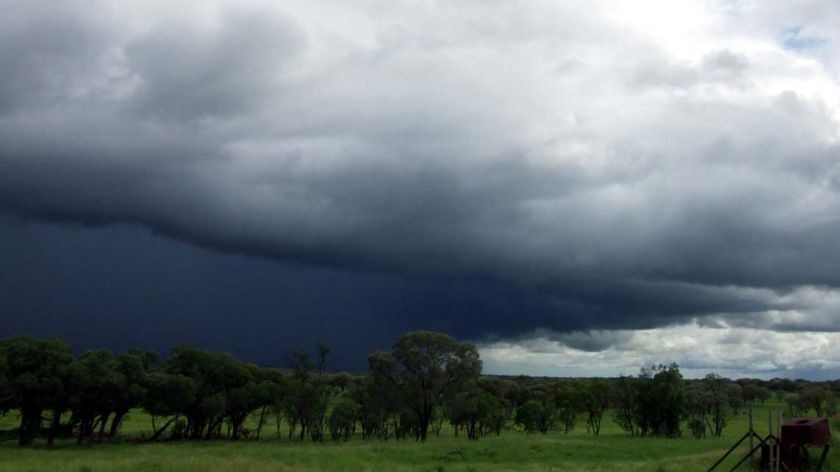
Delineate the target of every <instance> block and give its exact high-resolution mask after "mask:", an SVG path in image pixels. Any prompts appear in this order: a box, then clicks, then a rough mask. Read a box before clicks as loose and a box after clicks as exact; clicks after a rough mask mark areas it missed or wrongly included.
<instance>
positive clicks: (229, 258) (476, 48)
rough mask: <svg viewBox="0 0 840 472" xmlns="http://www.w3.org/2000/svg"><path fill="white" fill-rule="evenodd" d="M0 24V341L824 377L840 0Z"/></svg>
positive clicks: (29, 4)
mask: <svg viewBox="0 0 840 472" xmlns="http://www.w3.org/2000/svg"><path fill="white" fill-rule="evenodd" d="M0 4H2V9H3V11H4V12H5V13H4V15H2V17H0V336H6V335H13V334H25V335H32V336H61V337H64V338H65V339H67V340H68V341H70V342H71V344H72V345H73V346H75V347H76V349H89V348H96V347H107V348H109V349H112V350H115V351H122V350H125V349H127V348H133V347H146V348H153V349H157V350H159V351H161V352H166V351H167V350H168V349H170V348H171V347H172V346H174V345H177V344H182V343H193V344H197V345H200V346H204V347H207V348H211V349H222V350H226V351H229V352H231V353H233V354H235V355H237V356H239V357H242V358H245V359H248V360H251V361H254V362H259V363H263V364H273V365H282V364H284V363H285V362H287V359H288V355H289V353H290V352H291V351H293V350H299V349H313V348H314V346H315V345H316V344H317V343H318V342H325V343H327V344H329V345H330V346H331V347H332V349H333V357H332V365H333V367H334V368H338V369H354V370H364V369H365V365H366V358H367V356H368V354H370V353H371V352H373V351H374V350H376V349H388V348H389V347H390V345H391V344H392V343H393V341H394V339H396V337H397V336H399V335H400V334H402V333H404V332H406V331H409V330H415V329H430V330H436V331H442V332H446V333H449V334H451V335H453V336H456V337H458V338H459V339H462V340H466V341H469V342H472V343H475V344H476V345H477V346H478V347H479V350H480V353H481V356H482V359H483V360H484V370H485V372H488V373H504V374H530V375H558V376H566V375H621V374H634V373H636V372H638V370H639V368H640V367H642V366H646V365H650V364H654V363H656V364H658V363H670V362H677V363H678V364H679V365H680V366H681V369H682V371H683V372H684V373H685V374H686V375H687V376H702V375H704V374H705V373H708V372H716V373H719V374H721V375H725V376H729V377H759V378H771V377H776V376H780V377H805V378H813V379H822V378H836V377H840V237H838V236H839V235H840V152H839V151H840V28H837V25H839V24H840V6H838V5H837V3H836V2H833V1H831V0H826V1H816V0H802V1H780V2H760V1H751V0H730V1H723V0H709V1H638V2H623V1H592V2H586V3H585V4H582V3H580V2H571V1H539V0H529V1H524V0H523V1H512V0H511V1H508V0H486V1H469V0H468V1H461V2H445V1H432V0H414V1H406V2H393V1H390V0H388V1H386V0H381V1H375V0H371V1H367V0H358V1H354V2H343V1H326V0H288V1H284V2H275V1H269V0H246V1H230V2H225V1H203V2H177V4H173V3H172V2H164V1H154V0H150V1H136V2H132V1H125V2H116V3H114V2H105V1H101V2H100V1H96V0H92V1H90V2H85V3H83V4H82V3H79V2H75V1H66V2H63V1H49V2H47V1H31V0H27V1H16V0H0Z"/></svg>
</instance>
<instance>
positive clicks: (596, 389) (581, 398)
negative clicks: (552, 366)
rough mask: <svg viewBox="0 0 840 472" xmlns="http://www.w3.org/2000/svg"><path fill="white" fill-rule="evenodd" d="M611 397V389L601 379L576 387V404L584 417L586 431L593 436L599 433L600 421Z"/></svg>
mask: <svg viewBox="0 0 840 472" xmlns="http://www.w3.org/2000/svg"><path fill="white" fill-rule="evenodd" d="M612 396H613V392H612V387H611V386H610V384H609V383H608V382H607V381H605V380H602V379H598V380H593V381H591V382H584V383H580V384H579V385H578V389H577V397H578V400H577V401H578V404H579V405H580V407H581V409H582V410H583V412H584V414H585V415H586V430H587V431H589V432H590V433H592V435H594V436H598V435H599V434H600V433H601V421H602V420H603V418H604V413H606V411H607V409H609V407H610V398H611V397H612Z"/></svg>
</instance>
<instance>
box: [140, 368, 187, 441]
mask: <svg viewBox="0 0 840 472" xmlns="http://www.w3.org/2000/svg"><path fill="white" fill-rule="evenodd" d="M144 387H145V392H146V394H145V396H144V397H143V399H142V400H141V401H140V406H141V407H142V408H143V409H144V410H146V412H147V413H149V414H150V415H151V416H152V429H153V434H152V437H151V438H150V440H152V441H154V440H156V439H158V438H159V437H160V436H162V435H163V434H164V433H166V431H167V429H168V428H169V427H170V426H172V425H173V424H175V422H177V421H178V419H179V418H180V415H182V414H184V412H186V411H187V410H188V409H189V408H190V407H191V406H192V405H194V404H195V403H196V385H195V382H194V381H193V380H192V379H191V378H189V377H187V376H186V375H181V374H168V373H165V372H159V371H158V372H150V373H149V375H147V376H146V378H145V380H144ZM167 417H168V418H169V419H168V421H166V422H165V423H164V424H163V425H161V426H158V425H157V419H158V418H167Z"/></svg>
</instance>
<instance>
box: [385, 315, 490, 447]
mask: <svg viewBox="0 0 840 472" xmlns="http://www.w3.org/2000/svg"><path fill="white" fill-rule="evenodd" d="M369 364H370V369H371V374H372V375H373V376H374V377H377V378H380V379H383V380H384V381H386V382H388V383H390V384H391V385H392V386H393V388H394V389H395V391H396V392H397V394H398V396H399V398H400V400H401V403H402V405H403V406H404V407H406V408H408V409H409V410H410V411H411V412H413V413H414V415H415V417H416V422H417V425H416V430H415V431H414V435H415V437H416V439H418V440H420V441H425V440H426V438H427V437H428V431H429V424H430V422H431V419H432V413H433V411H434V409H435V407H437V406H438V405H440V404H441V402H442V400H443V398H444V395H446V394H447V393H448V392H449V391H450V390H454V389H457V388H458V387H459V386H461V385H463V384H464V383H465V382H467V381H470V380H472V381H474V380H475V379H477V378H478V376H479V374H480V373H481V360H480V359H479V356H478V351H477V350H476V349H475V346H473V345H471V344H467V343H459V342H457V341H456V340H455V339H453V338H451V337H449V336H447V335H445V334H440V333H434V332H430V331H415V332H411V333H408V334H405V335H403V336H401V337H400V338H399V339H397V341H396V343H394V346H393V348H392V349H391V352H390V353H386V352H378V353H374V354H373V355H371V356H370V358H369Z"/></svg>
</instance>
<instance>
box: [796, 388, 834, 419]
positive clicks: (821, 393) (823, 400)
mask: <svg viewBox="0 0 840 472" xmlns="http://www.w3.org/2000/svg"><path fill="white" fill-rule="evenodd" d="M798 400H799V404H800V405H801V406H802V409H803V410H809V409H813V410H814V413H816V414H817V416H823V413H825V410H826V409H827V407H828V406H829V404H831V403H832V400H833V396H832V394H831V391H830V390H828V389H827V388H825V387H823V386H821V385H809V386H807V387H805V388H803V389H802V391H801V392H799V399H798Z"/></svg>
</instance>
